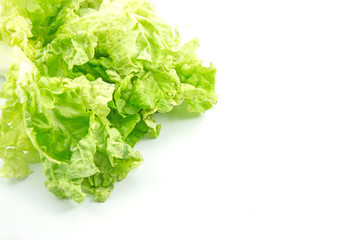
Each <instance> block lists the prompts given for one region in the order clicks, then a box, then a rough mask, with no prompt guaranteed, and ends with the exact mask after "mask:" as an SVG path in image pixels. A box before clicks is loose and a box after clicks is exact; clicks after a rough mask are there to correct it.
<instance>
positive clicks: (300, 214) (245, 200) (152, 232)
mask: <svg viewBox="0 0 360 240" xmlns="http://www.w3.org/2000/svg"><path fill="white" fill-rule="evenodd" d="M358 3H359V2H358V1H347V0H338V1H331V0H327V1H321V0H301V1H289V0H286V1H285V0H284V1H280V0H275V1H268V0H251V1H250V0H249V1H235V0H233V1H230V0H223V1H209V0H208V1H206V0H191V1H190V0H181V1H179V0H176V1H175V0H173V1H168V0H161V1H160V0H158V1H156V7H157V8H158V10H159V14H160V15H161V16H163V17H164V18H165V19H166V20H167V21H168V22H169V23H171V24H176V23H177V24H178V25H179V28H180V32H181V33H182V35H183V36H184V39H190V38H192V37H198V38H199V39H200V41H201V44H202V47H201V49H200V50H199V55H200V56H201V57H203V58H204V59H205V61H206V62H209V61H214V63H215V64H216V66H217V68H218V75H217V93H218V94H219V96H220V98H219V103H218V104H217V105H216V107H215V108H214V109H212V110H210V111H209V112H207V113H206V114H205V115H201V116H196V115H192V114H181V113H170V114H168V115H163V116H157V119H158V121H159V122H161V123H162V133H161V136H160V137H159V138H158V139H155V140H145V141H143V142H141V143H139V144H138V145H137V147H136V149H137V150H139V151H140V152H141V153H142V154H143V156H144V158H145V161H144V163H143V164H142V165H141V166H140V167H139V168H137V169H136V170H134V171H133V172H132V173H131V174H130V175H129V176H128V178H126V179H125V180H124V181H123V182H121V183H118V184H116V186H115V190H114V191H113V193H112V194H111V196H110V198H109V199H108V201H107V202H106V203H104V204H99V203H95V202H93V201H91V199H88V200H86V201H85V202H84V203H83V204H81V205H76V204H74V203H72V202H71V201H66V200H59V199H57V198H55V197H53V196H52V195H51V194H50V193H48V191H47V190H46V189H45V187H44V186H43V181H44V177H43V176H42V174H41V167H40V166H36V167H35V168H34V169H35V173H34V174H32V175H31V176H30V177H28V178H27V179H26V180H24V181H20V182H19V181H13V180H6V179H0V239H1V240H5V239H6V240H10V239H11V240H17V239H22V240H24V239H29V240H45V239H46V240H49V239H50V240H52V239H54V240H63V239H241V240H252V239H261V240H263V239H276V240H279V239H280V240H282V239H283V240H289V239H291V240H294V239H295V240H296V239H299V240H300V239H301V240H303V239H307V240H309V239H311V240H312V239H314V240H319V239H339V240H340V239H341V240H343V239H346V240H352V239H354V240H355V239H357V240H358V239H360V228H359V227H360V164H359V161H360V112H359V108H360V82H359V81H360V76H359V75H360V68H359V66H360V34H359V33H360V32H359V29H360V14H359V7H360V6H359V4H358ZM188 24H191V25H190V26H188Z"/></svg>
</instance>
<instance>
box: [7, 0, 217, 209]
mask: <svg viewBox="0 0 360 240" xmlns="http://www.w3.org/2000/svg"><path fill="white" fill-rule="evenodd" d="M1 5H2V6H3V11H2V13H1V18H0V40H1V42H2V43H5V44H7V45H9V46H12V47H14V49H15V55H16V57H15V61H14V64H13V65H12V66H11V67H10V69H9V71H8V73H7V76H6V82H5V83H4V84H3V85H2V87H1V91H0V97H1V98H4V99H6V103H5V105H4V106H2V113H1V119H0V131H1V135H0V157H1V158H2V159H3V160H4V164H3V168H2V169H1V171H0V174H1V176H5V177H26V176H27V175H28V174H30V172H31V170H30V169H29V164H32V163H36V162H41V163H42V165H43V169H44V174H45V176H46V178H47V182H46V183H45V185H46V187H47V188H48V189H49V191H51V192H52V193H54V194H55V195H56V196H59V197H63V198H71V199H73V200H74V201H76V202H82V201H83V200H84V199H85V198H86V194H85V193H90V194H92V195H94V197H95V200H96V201H100V202H103V201H105V200H106V199H107V198H108V196H109V194H110V192H111V191H112V190H113V188H114V183H115V182H117V181H121V180H123V179H124V178H125V177H126V176H127V174H128V173H129V171H130V170H131V169H133V168H134V167H136V166H138V165H139V164H140V163H141V162H142V160H143V159H142V156H141V155H140V153H139V152H136V151H134V150H133V147H134V146H135V144H136V143H137V142H138V141H139V140H141V139H142V138H143V136H144V135H146V134H148V133H149V134H151V135H152V136H153V137H157V136H158V135H159V132H160V128H161V127H160V125H157V124H156V122H155V119H154V117H153V114H155V113H166V112H169V111H171V110H172V109H173V108H174V107H175V106H178V105H180V104H182V103H185V105H186V108H187V110H188V111H191V112H200V113H203V112H205V111H206V110H208V109H209V108H211V107H212V106H213V105H214V104H215V103H216V101H217V95H216V94H215V74H216V69H215V67H214V65H213V64H211V65H210V66H209V67H205V66H203V65H202V61H201V60H199V59H198V57H197V55H196V53H195V51H196V49H197V48H198V47H199V43H198V41H197V40H196V39H195V40H192V41H190V42H188V43H186V44H184V45H181V41H180V37H179V35H178V34H177V32H175V31H173V29H172V28H171V27H170V26H169V25H167V24H166V23H165V22H164V21H163V20H162V19H161V18H159V17H158V15H157V14H156V12H155V11H154V9H153V6H152V4H151V2H149V1H145V0H112V1H111V0H50V1H48V0H46V1H45V0H27V1H23V0H2V1H1Z"/></svg>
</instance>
